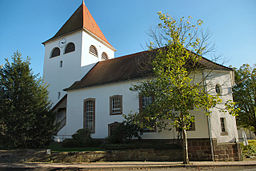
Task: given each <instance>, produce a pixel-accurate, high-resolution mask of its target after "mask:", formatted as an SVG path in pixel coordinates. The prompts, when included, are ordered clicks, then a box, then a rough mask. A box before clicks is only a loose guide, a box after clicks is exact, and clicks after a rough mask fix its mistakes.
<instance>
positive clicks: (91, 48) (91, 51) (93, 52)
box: [90, 45, 98, 57]
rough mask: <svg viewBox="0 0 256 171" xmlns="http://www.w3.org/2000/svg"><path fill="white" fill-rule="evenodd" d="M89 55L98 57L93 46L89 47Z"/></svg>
mask: <svg viewBox="0 0 256 171" xmlns="http://www.w3.org/2000/svg"><path fill="white" fill-rule="evenodd" d="M90 54H92V55H94V56H96V57H98V51H97V49H96V47H95V46H93V45H91V46H90Z"/></svg>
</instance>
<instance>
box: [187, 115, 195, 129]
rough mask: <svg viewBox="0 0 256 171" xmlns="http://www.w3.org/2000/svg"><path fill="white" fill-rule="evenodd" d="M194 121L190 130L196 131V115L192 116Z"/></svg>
mask: <svg viewBox="0 0 256 171" xmlns="http://www.w3.org/2000/svg"><path fill="white" fill-rule="evenodd" d="M191 118H192V120H193V122H192V121H191V122H190V125H189V128H188V131H195V130H196V124H195V116H191Z"/></svg>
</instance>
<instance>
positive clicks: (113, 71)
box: [64, 51, 232, 91]
mask: <svg viewBox="0 0 256 171" xmlns="http://www.w3.org/2000/svg"><path fill="white" fill-rule="evenodd" d="M152 55H153V56H154V51H142V52H139V53H134V54H130V55H126V56H122V57H118V58H114V59H109V60H106V61H101V62H98V63H97V64H96V65H95V66H94V67H93V68H92V69H91V70H90V71H89V72H88V73H87V74H86V75H85V76H84V77H83V78H82V79H81V80H80V81H76V82H75V83H74V84H73V85H71V86H70V87H69V88H66V89H64V90H65V91H67V90H75V89H81V88H86V87H91V86H97V85H102V84H108V83H113V82H119V81H125V80H133V79H138V78H145V77H149V76H153V70H152V65H151V63H150V62H148V59H150V58H149V57H150V56H151V57H152ZM199 63H200V65H201V66H202V67H204V68H208V69H212V70H227V71H230V70H232V69H231V68H228V67H225V66H223V65H220V64H217V63H215V62H212V61H210V60H208V59H206V58H202V59H201V61H200V62H199Z"/></svg>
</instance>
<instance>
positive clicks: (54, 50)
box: [51, 47, 60, 58]
mask: <svg viewBox="0 0 256 171" xmlns="http://www.w3.org/2000/svg"><path fill="white" fill-rule="evenodd" d="M55 56H60V49H59V48H58V47H55V48H54V49H53V50H52V54H51V58H53V57H55Z"/></svg>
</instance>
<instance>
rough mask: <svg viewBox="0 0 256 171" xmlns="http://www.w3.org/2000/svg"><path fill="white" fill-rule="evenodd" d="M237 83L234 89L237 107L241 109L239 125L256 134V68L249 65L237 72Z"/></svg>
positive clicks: (238, 118)
mask: <svg viewBox="0 0 256 171" xmlns="http://www.w3.org/2000/svg"><path fill="white" fill-rule="evenodd" d="M235 83H236V85H235V86H234V87H233V96H234V101H235V102H237V104H236V107H237V108H240V109H241V110H240V112H239V116H238V117H237V121H238V125H240V126H243V127H246V128H249V129H250V128H252V129H253V131H254V133H255V134H256V67H255V66H254V67H251V66H250V65H248V64H244V65H242V66H241V67H240V68H239V69H236V70H235Z"/></svg>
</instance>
